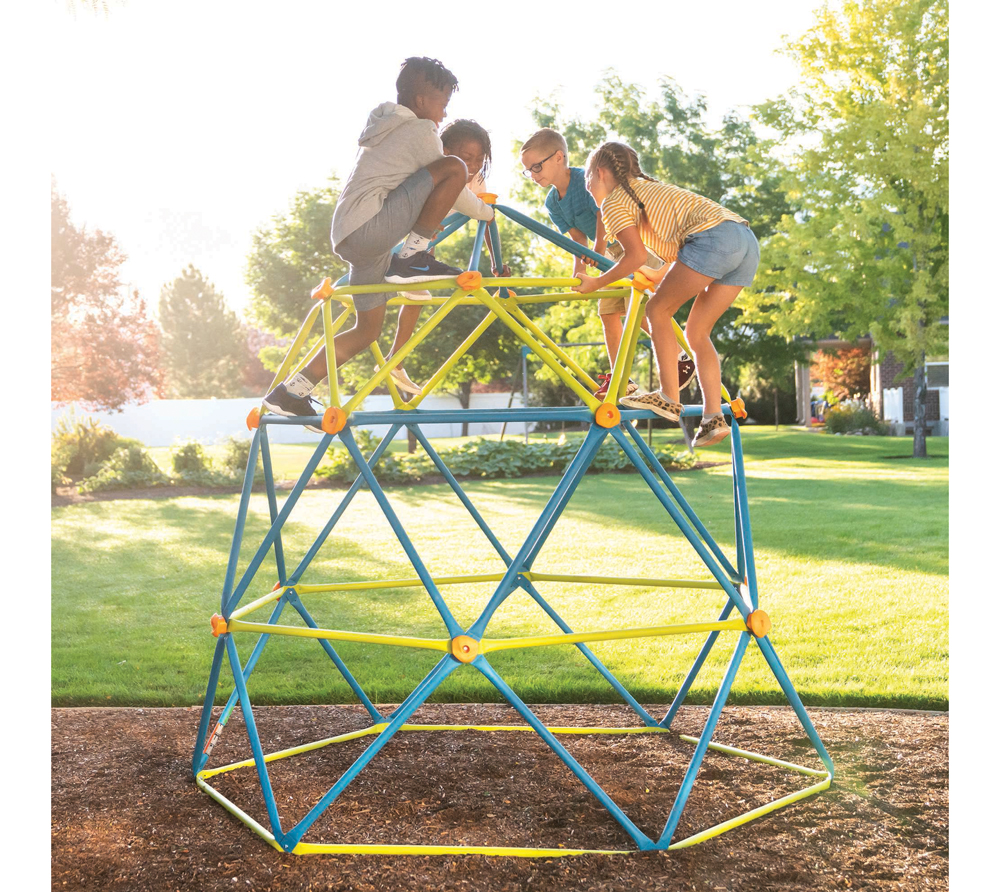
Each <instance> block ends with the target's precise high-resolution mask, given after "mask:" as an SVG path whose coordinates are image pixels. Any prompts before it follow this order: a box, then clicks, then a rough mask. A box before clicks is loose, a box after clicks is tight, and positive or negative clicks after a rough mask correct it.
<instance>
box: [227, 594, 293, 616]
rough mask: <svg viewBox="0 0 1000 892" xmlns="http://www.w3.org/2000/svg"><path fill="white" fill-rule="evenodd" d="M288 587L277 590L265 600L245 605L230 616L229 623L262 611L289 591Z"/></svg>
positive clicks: (259, 599)
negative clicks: (262, 608)
mask: <svg viewBox="0 0 1000 892" xmlns="http://www.w3.org/2000/svg"><path fill="white" fill-rule="evenodd" d="M288 588H289V587H288V586H286V587H285V588H279V589H276V590H275V591H273V592H268V593H267V594H266V595H264V597H263V598H258V599H257V600H256V601H251V602H250V603H249V604H244V605H243V606H242V607H241V608H240V609H239V610H234V611H233V612H232V614H230V616H229V622H232V621H233V620H234V619H235V620H239V619H242V618H243V617H244V616H246V615H247V614H248V613H253V612H254V611H255V610H260V608H261V607H264V606H265V605H267V604H271V603H272V602H274V601H277V600H278V598H280V597H281V596H282V595H283V594H284V593H285V592H286V591H288Z"/></svg>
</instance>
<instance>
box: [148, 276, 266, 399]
mask: <svg viewBox="0 0 1000 892" xmlns="http://www.w3.org/2000/svg"><path fill="white" fill-rule="evenodd" d="M160 326H161V327H162V329H163V358H164V365H165V367H166V370H167V372H168V384H169V387H170V393H171V394H172V395H173V396H174V397H177V398H182V399H202V398H208V397H213V396H214V397H228V396H242V395H243V380H242V378H243V366H244V361H245V358H246V352H247V341H246V334H245V333H244V332H243V330H242V328H241V326H240V323H239V320H238V319H237V318H236V314H235V313H234V312H233V311H232V310H230V309H229V307H227V306H226V302H225V299H224V298H223V296H222V294H221V293H220V292H218V291H216V290H215V287H214V286H213V285H212V283H211V282H209V281H208V280H207V279H206V278H205V277H204V275H202V273H201V271H200V270H198V269H196V268H195V267H194V265H193V264H192V265H189V266H188V268H187V269H186V270H184V271H183V272H182V273H181V275H180V276H179V277H178V278H176V279H174V281H173V282H171V283H170V284H168V285H164V286H163V289H162V290H161V291H160Z"/></svg>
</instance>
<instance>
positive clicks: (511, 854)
mask: <svg viewBox="0 0 1000 892" xmlns="http://www.w3.org/2000/svg"><path fill="white" fill-rule="evenodd" d="M292 854H293V855H493V856H502V857H506V858H566V857H569V856H571V855H628V854H631V853H630V852H629V851H628V850H627V849H529V848H518V847H516V846H433V845H384V846H383V845H333V844H329V845H328V844H324V843H308V842H300V843H299V844H298V845H297V846H295V848H294V849H292Z"/></svg>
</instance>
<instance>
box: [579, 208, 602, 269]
mask: <svg viewBox="0 0 1000 892" xmlns="http://www.w3.org/2000/svg"><path fill="white" fill-rule="evenodd" d="M607 250H608V236H607V233H606V232H605V231H604V221H603V220H602V219H601V212H600V211H598V212H597V232H595V233H594V251H595V252H596V253H598V254H606V253H607ZM582 259H583V262H584V264H586V265H587V266H597V261H596V260H594V259H593V258H592V257H584V258H582Z"/></svg>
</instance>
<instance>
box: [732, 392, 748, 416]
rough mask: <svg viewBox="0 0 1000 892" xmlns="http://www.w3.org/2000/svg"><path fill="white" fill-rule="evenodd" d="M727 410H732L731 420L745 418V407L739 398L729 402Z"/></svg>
mask: <svg viewBox="0 0 1000 892" xmlns="http://www.w3.org/2000/svg"><path fill="white" fill-rule="evenodd" d="M729 408H730V409H732V410H733V418H746V417H747V407H746V406H745V405H744V403H743V400H741V399H740V398H739V397H736V399H734V400H730V401H729Z"/></svg>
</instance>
